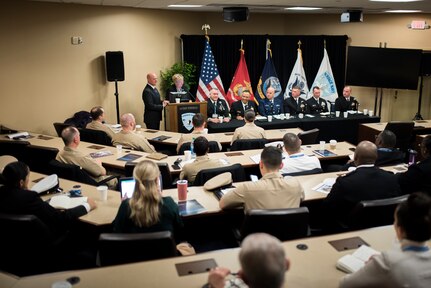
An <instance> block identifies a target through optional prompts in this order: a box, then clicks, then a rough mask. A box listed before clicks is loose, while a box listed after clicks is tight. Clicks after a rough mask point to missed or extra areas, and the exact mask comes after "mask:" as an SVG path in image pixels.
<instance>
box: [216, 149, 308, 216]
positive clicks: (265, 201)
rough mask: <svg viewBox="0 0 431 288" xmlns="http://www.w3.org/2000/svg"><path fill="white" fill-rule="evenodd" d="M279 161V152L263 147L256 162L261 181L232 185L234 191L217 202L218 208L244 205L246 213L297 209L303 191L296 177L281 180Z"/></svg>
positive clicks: (280, 152)
mask: <svg viewBox="0 0 431 288" xmlns="http://www.w3.org/2000/svg"><path fill="white" fill-rule="evenodd" d="M281 158H282V151H281V149H279V148H276V147H272V146H269V147H265V148H264V149H263V151H262V154H261V157H260V162H259V169H260V172H261V174H262V178H261V179H260V180H259V181H256V182H243V183H238V184H236V188H234V189H233V190H232V191H230V192H228V193H226V194H225V195H224V196H223V197H222V198H221V199H220V203H219V205H220V208H221V209H228V208H236V207H240V206H244V210H249V209H277V208H297V207H299V204H300V202H301V200H302V199H304V189H303V188H302V186H301V184H300V183H299V182H298V180H297V179H296V178H294V177H287V178H283V176H282V175H281V173H280V172H279V170H280V169H281V168H282V167H283V163H282V161H281V160H282V159H281Z"/></svg>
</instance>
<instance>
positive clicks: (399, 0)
mask: <svg viewBox="0 0 431 288" xmlns="http://www.w3.org/2000/svg"><path fill="white" fill-rule="evenodd" d="M368 1H371V2H419V1H422V0H368Z"/></svg>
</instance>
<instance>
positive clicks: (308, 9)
mask: <svg viewBox="0 0 431 288" xmlns="http://www.w3.org/2000/svg"><path fill="white" fill-rule="evenodd" d="M284 9H285V10H296V11H298V10H299V11H311V10H319V9H322V8H319V7H288V8H284Z"/></svg>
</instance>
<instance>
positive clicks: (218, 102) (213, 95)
mask: <svg viewBox="0 0 431 288" xmlns="http://www.w3.org/2000/svg"><path fill="white" fill-rule="evenodd" d="M219 93H220V91H219V90H218V89H217V88H211V90H210V97H209V98H208V102H207V116H208V121H209V122H215V123H219V122H220V120H219V119H218V117H223V122H229V121H230V114H229V107H228V105H227V103H226V101H225V100H223V99H220V98H219Z"/></svg>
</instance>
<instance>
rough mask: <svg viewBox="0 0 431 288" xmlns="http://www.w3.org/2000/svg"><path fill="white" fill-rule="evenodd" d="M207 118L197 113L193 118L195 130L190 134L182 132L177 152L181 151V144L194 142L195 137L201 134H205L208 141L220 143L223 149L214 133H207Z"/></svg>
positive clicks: (219, 146)
mask: <svg viewBox="0 0 431 288" xmlns="http://www.w3.org/2000/svg"><path fill="white" fill-rule="evenodd" d="M205 123H206V121H205V118H204V115H202V114H201V113H196V114H195V115H194V116H193V118H192V124H193V128H194V129H193V131H192V133H190V134H182V135H181V138H180V140H179V141H178V145H177V153H178V152H179V151H180V148H181V146H182V145H183V144H184V143H188V142H192V140H193V138H195V139H196V138H198V137H199V136H203V137H205V138H207V140H208V141H216V142H217V144H218V148H219V149H220V150H221V144H220V142H219V141H217V140H216V138H215V137H214V135H211V134H208V133H206V131H205V130H204V129H205Z"/></svg>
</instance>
